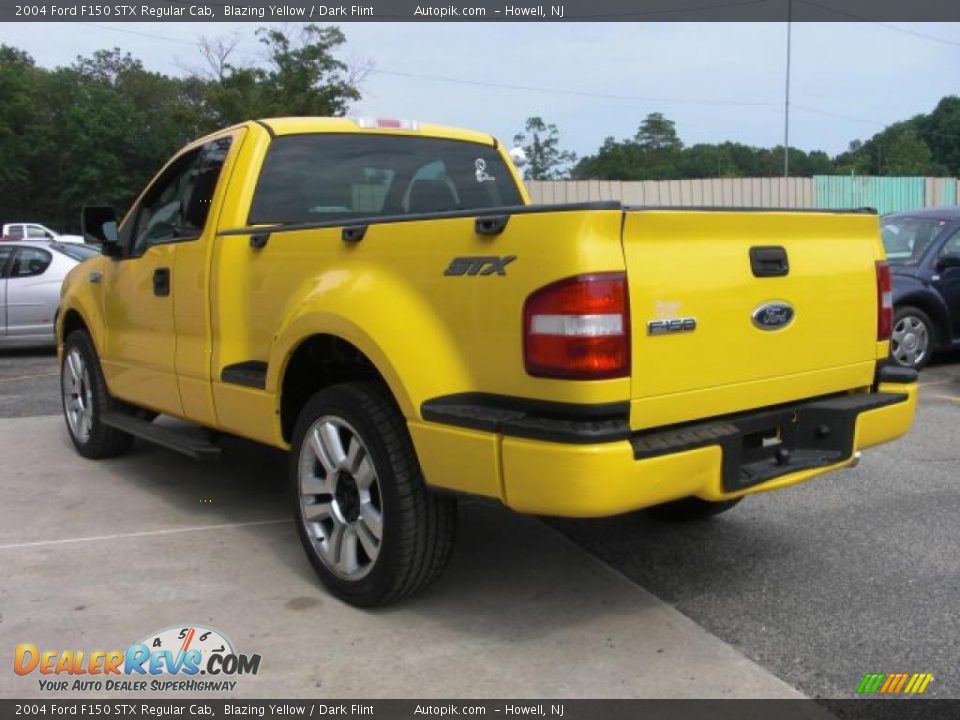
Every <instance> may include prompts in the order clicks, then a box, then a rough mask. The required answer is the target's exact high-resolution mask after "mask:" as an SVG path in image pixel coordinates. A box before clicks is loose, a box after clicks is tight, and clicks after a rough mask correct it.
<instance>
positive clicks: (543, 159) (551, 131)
mask: <svg viewBox="0 0 960 720" xmlns="http://www.w3.org/2000/svg"><path fill="white" fill-rule="evenodd" d="M523 130H524V131H523V132H522V133H517V134H516V135H514V136H513V143H514V145H520V146H521V147H523V151H524V152H525V153H526V155H527V164H526V166H525V167H524V168H523V176H524V178H525V179H527V180H555V179H557V178H561V177H564V175H565V174H566V172H567V170H566V169H567V167H568V166H569V165H570V164H571V163H574V162H576V160H577V156H576V155H575V154H574V153H572V152H569V151H566V150H560V131H559V130H557V126H556V125H554V124H553V123H551V124H549V125H548V124H547V123H545V122H544V121H543V118H540V117H531V118H527V122H526V124H525V125H524V128H523Z"/></svg>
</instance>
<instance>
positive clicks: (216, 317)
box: [57, 118, 917, 606]
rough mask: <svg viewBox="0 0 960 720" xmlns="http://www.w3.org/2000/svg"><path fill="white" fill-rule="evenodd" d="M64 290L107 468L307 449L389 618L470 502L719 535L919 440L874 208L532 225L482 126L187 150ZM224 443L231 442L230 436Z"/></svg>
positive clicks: (543, 214)
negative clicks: (266, 448) (124, 456)
mask: <svg viewBox="0 0 960 720" xmlns="http://www.w3.org/2000/svg"><path fill="white" fill-rule="evenodd" d="M83 224H84V233H85V235H86V236H87V237H88V238H90V239H95V240H97V241H99V242H101V243H102V244H103V255H102V256H101V257H96V258H93V259H91V260H90V261H88V262H85V263H83V264H82V265H80V266H78V267H77V268H76V269H75V270H74V271H73V272H72V273H71V274H70V275H69V277H68V278H67V280H66V282H65V283H64V286H63V294H62V302H61V306H60V312H59V314H58V319H57V337H58V341H59V347H60V358H61V368H62V370H61V375H62V390H63V409H64V415H65V418H66V423H67V428H68V429H69V433H70V437H71V438H72V440H73V443H74V445H75V446H76V449H77V450H78V452H79V453H80V454H81V455H83V456H84V457H88V458H103V457H108V456H113V455H117V454H119V453H121V452H123V451H124V450H126V449H127V448H128V447H129V446H130V444H131V441H132V439H133V438H134V437H140V438H144V439H146V440H149V441H152V442H155V443H159V444H161V445H164V446H166V447H168V448H170V449H173V450H178V451H180V452H184V453H187V454H188V455H192V456H194V457H197V458H214V457H216V456H217V454H218V453H219V448H218V447H217V446H216V444H215V443H214V441H213V440H212V439H211V440H207V439H206V438H201V439H198V438H197V436H196V434H195V433H194V434H193V435H188V434H185V433H182V432H181V430H180V429H178V427H177V426H176V424H171V423H155V422H153V419H154V418H155V417H156V416H157V415H160V414H162V415H168V416H174V417H176V418H180V419H182V420H186V421H188V422H190V423H193V424H195V425H197V426H200V427H202V428H208V429H210V430H213V431H216V433H226V434H232V435H237V436H240V437H244V438H249V439H251V440H255V441H258V442H261V443H266V444H268V445H272V446H275V447H278V448H284V449H288V450H289V451H290V470H289V476H290V477H289V482H290V490H291V496H292V503H293V508H294V514H295V517H296V520H297V523H298V526H299V531H300V536H301V539H302V541H303V545H304V548H305V549H306V552H307V556H308V557H309V559H310V561H311V563H312V564H313V566H314V568H315V569H316V571H317V573H318V575H319V576H320V578H321V580H322V581H323V583H324V584H325V585H326V586H327V587H328V588H329V589H330V591H331V592H333V593H334V594H335V595H337V596H338V597H340V598H342V599H344V600H346V601H347V602H350V603H353V604H356V605H361V606H371V605H378V604H384V603H387V602H391V601H395V600H398V599H400V598H402V597H405V596H408V595H410V594H412V593H415V592H417V591H419V590H421V589H423V588H424V587H426V586H427V585H428V584H429V583H430V582H431V581H432V580H433V579H434V578H435V577H436V576H437V575H438V574H439V573H440V572H441V571H442V569H443V568H444V566H445V564H446V563H447V560H448V558H449V556H450V550H451V545H452V541H453V538H454V533H455V526H456V498H457V497H458V495H460V494H468V495H474V496H483V497H487V498H493V499H495V500H497V501H499V502H501V503H503V504H504V505H506V506H507V507H510V508H513V509H514V510H517V511H519V512H522V513H534V514H543V515H557V516H572V517H595V516H604V515H613V514H617V513H625V512H630V511H635V510H639V509H643V508H649V509H650V510H651V512H656V513H658V514H659V515H660V516H662V517H664V518H672V519H688V518H703V517H707V516H710V515H713V514H716V513H718V512H720V511H723V510H725V509H728V508H730V507H731V506H732V505H734V504H735V503H737V502H738V501H739V500H740V499H741V498H742V497H743V496H745V495H749V494H751V493H756V492H762V491H767V490H775V489H779V488H783V487H787V486H789V485H793V484H795V483H799V482H802V481H805V480H808V479H810V478H812V477H814V476H816V475H820V474H822V473H825V472H828V471H831V470H836V469H839V468H844V467H849V466H851V465H853V464H855V463H856V462H857V460H858V458H859V454H860V450H861V449H863V448H866V447H870V446H871V445H876V444H878V443H882V442H886V441H889V440H892V439H894V438H896V437H898V436H900V435H902V434H904V433H905V432H906V431H907V430H908V429H909V427H910V424H911V422H912V419H913V415H914V409H915V403H916V392H917V390H916V387H917V385H916V378H917V376H916V373H915V372H913V371H910V370H906V369H903V368H893V367H888V366H886V364H885V360H886V358H887V356H888V344H889V343H888V337H889V335H890V324H891V313H892V306H891V294H890V273H889V269H888V268H887V265H886V263H885V262H884V255H883V247H882V245H881V242H880V234H879V229H878V222H877V217H876V215H875V214H874V213H873V212H872V211H867V210H865V211H836V212H833V211H814V212H798V211H787V210H750V209H715V208H682V209H677V208H656V207H635V208H634V207H623V206H621V205H620V204H619V203H609V202H601V203H589V204H580V205H531V204H530V201H529V198H528V196H527V193H526V191H525V190H524V187H523V183H522V182H521V180H520V177H519V175H518V173H517V170H516V168H515V167H514V165H513V163H512V162H511V159H510V155H509V153H508V152H507V151H506V150H505V148H504V147H503V145H501V144H500V143H498V142H497V140H496V139H494V138H493V137H491V136H489V135H486V134H483V133H479V132H472V131H467V130H458V129H452V128H446V127H440V126H435V125H426V124H417V123H411V122H400V121H394V120H382V119H349V118H282V119H270V120H263V121H252V122H247V123H244V124H241V125H237V126H234V127H230V128H227V129H225V130H223V131H221V132H217V133H214V134H213V135H210V136H208V137H205V138H202V139H200V140H197V141H196V142H194V143H192V144H190V145H188V146H187V147H185V148H184V149H183V150H181V151H180V152H179V153H177V154H176V155H175V156H174V157H173V159H171V160H170V161H169V163H167V165H166V166H165V167H164V168H163V169H162V170H161V171H160V172H159V174H158V175H157V176H156V177H155V178H154V179H153V181H152V182H151V183H150V184H149V186H148V187H147V188H146V190H144V192H143V194H142V195H141V196H140V197H139V199H137V201H136V202H135V203H134V204H133V206H132V209H131V210H130V211H129V212H128V213H127V215H126V217H125V219H124V220H123V222H122V223H118V222H117V216H116V214H115V212H114V211H113V209H112V208H107V207H88V208H85V210H84V216H83ZM211 436H215V433H211Z"/></svg>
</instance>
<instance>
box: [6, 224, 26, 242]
mask: <svg viewBox="0 0 960 720" xmlns="http://www.w3.org/2000/svg"><path fill="white" fill-rule="evenodd" d="M7 237H12V238H14V239H16V240H23V225H11V226H10V230H9V234H8V235H7Z"/></svg>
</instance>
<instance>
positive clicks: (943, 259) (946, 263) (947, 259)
mask: <svg viewBox="0 0 960 720" xmlns="http://www.w3.org/2000/svg"><path fill="white" fill-rule="evenodd" d="M950 268H960V252H955V253H947V254H946V255H941V256H940V257H938V258H937V270H938V271H939V272H943V271H944V270H949V269H950Z"/></svg>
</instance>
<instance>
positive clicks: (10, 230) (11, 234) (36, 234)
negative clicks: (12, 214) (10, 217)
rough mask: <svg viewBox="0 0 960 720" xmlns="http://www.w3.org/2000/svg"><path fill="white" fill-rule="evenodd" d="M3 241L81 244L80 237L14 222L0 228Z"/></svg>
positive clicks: (26, 223)
mask: <svg viewBox="0 0 960 720" xmlns="http://www.w3.org/2000/svg"><path fill="white" fill-rule="evenodd" d="M0 236H2V237H3V239H4V240H51V241H54V242H62V243H82V242H84V239H83V236H82V235H62V234H60V233H58V232H56V231H54V230H51V229H50V228H48V227H47V226H46V225H41V224H40V223H28V222H14V223H6V224H4V225H3V226H0Z"/></svg>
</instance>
